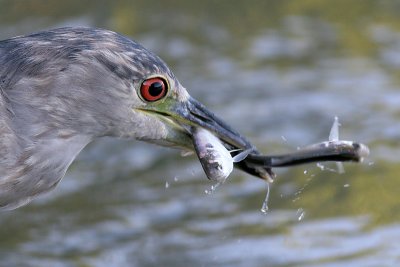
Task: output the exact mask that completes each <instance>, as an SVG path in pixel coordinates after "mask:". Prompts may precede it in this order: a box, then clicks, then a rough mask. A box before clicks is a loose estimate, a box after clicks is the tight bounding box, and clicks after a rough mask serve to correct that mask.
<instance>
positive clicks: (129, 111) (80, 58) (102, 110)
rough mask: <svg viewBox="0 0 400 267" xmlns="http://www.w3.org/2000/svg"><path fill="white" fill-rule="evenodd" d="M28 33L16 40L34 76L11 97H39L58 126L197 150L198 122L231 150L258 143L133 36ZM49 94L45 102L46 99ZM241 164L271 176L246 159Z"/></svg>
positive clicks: (98, 32)
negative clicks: (200, 98) (201, 99)
mask: <svg viewBox="0 0 400 267" xmlns="http://www.w3.org/2000/svg"><path fill="white" fill-rule="evenodd" d="M24 38H25V39H24V40H23V39H21V38H19V39H18V38H17V39H15V40H16V43H17V41H20V44H21V45H20V47H18V45H17V44H13V45H14V47H16V48H14V50H16V49H21V50H24V55H25V57H27V58H30V61H29V62H27V63H26V64H31V65H30V67H29V68H26V69H29V71H30V75H28V76H29V77H28V76H27V77H26V78H25V79H22V80H19V81H18V83H17V84H16V85H15V86H18V87H19V88H20V90H15V91H14V92H15V93H14V95H12V96H11V98H12V97H14V98H16V99H18V100H21V99H22V98H25V99H26V98H28V99H27V100H29V105H30V106H33V107H35V105H36V103H35V101H36V99H37V100H38V103H37V106H36V110H39V111H40V113H41V117H42V118H45V119H44V121H51V127H54V128H57V129H62V130H63V131H64V132H65V129H69V131H71V132H72V133H81V134H85V135H87V136H94V137H96V136H118V137H124V138H130V139H137V140H142V141H146V142H151V143H156V144H159V145H164V146H171V147H179V148H183V149H185V150H193V145H192V136H191V130H190V129H191V128H192V127H193V126H194V127H202V128H205V129H207V130H209V131H211V132H212V133H214V134H215V135H216V136H217V137H218V138H219V139H220V140H221V141H222V142H223V143H224V145H225V146H226V147H227V148H230V149H249V148H253V146H252V145H251V143H250V142H249V141H247V140H246V139H245V138H244V137H243V136H241V135H240V134H239V133H238V132H236V131H235V130H233V129H232V128H231V127H230V126H228V124H226V123H225V122H224V121H223V120H221V119H219V118H218V117H217V116H215V115H214V114H213V113H212V112H210V111H209V110H208V109H207V108H206V107H205V106H204V105H202V104H201V103H199V102H198V101H196V100H195V99H194V98H192V97H191V96H190V95H189V94H188V92H187V91H186V89H185V88H184V87H183V86H182V85H181V84H180V83H179V81H178V80H177V79H176V77H175V76H174V74H173V73H172V72H171V70H170V69H169V68H168V66H167V65H166V64H165V63H164V62H163V61H162V60H161V59H160V58H159V57H158V56H156V55H155V54H153V53H151V52H150V51H148V50H146V49H145V48H144V47H142V46H141V45H139V44H137V43H135V42H133V41H131V40H130V39H128V38H125V37H123V36H121V35H119V34H116V33H114V32H110V31H105V30H100V29H88V28H62V29H57V30H53V31H46V32H42V33H38V34H34V35H31V36H27V37H24ZM11 40H12V39H11ZM22 44H24V45H25V46H24V45H22ZM28 44H29V45H30V47H29V45H28ZM39 55H40V56H39ZM35 77H36V78H35ZM27 85H29V86H27ZM32 87H38V88H39V90H31V89H32ZM36 89H37V88H36ZM15 94H20V95H19V96H16V95H15ZM43 96H46V101H39V100H40V99H41V100H43ZM32 112H33V111H32ZM35 112H37V111H35ZM33 113H34V112H33ZM33 113H32V114H33ZM32 116H36V117H37V114H35V115H32ZM46 127H50V126H49V125H47V126H46ZM46 127H35V129H37V128H46ZM36 134H37V133H36ZM240 167H241V168H242V169H245V171H247V172H249V173H251V174H255V175H257V176H260V177H263V176H265V175H267V174H266V172H265V171H263V170H254V168H251V167H249V166H246V165H245V164H242V165H241V166H240ZM263 178H265V177H263Z"/></svg>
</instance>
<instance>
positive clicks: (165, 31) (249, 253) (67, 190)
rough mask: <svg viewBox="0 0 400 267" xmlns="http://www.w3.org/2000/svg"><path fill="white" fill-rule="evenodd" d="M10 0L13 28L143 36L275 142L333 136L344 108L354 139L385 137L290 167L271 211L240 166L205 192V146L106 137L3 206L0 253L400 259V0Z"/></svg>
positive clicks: (98, 260)
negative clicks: (340, 159)
mask: <svg viewBox="0 0 400 267" xmlns="http://www.w3.org/2000/svg"><path fill="white" fill-rule="evenodd" d="M0 3H1V9H0V22H1V23H0V37H1V38H6V37H11V36H14V35H19V34H23V33H27V32H32V31H36V30H39V29H44V28H51V27H57V26H65V25H87V26H99V27H105V28H109V29H113V30H116V31H119V32H122V33H125V34H127V35H130V36H132V37H133V38H134V39H136V40H138V41H139V42H141V43H143V44H144V45H145V46H147V47H149V48H150V49H152V50H153V51H154V52H156V53H157V54H159V55H160V56H161V57H162V58H163V59H164V60H165V61H166V62H167V63H168V64H169V65H170V66H171V68H172V69H173V70H174V73H175V74H176V76H177V77H178V78H179V79H180V81H181V82H182V84H183V85H184V86H185V87H186V88H188V89H189V92H190V93H191V95H192V96H194V97H195V98H197V99H199V100H200V101H201V102H203V103H204V104H206V105H207V106H208V107H209V108H210V109H212V110H213V111H215V113H217V114H218V115H220V116H221V117H223V118H224V119H225V120H226V121H227V122H229V123H230V124H232V126H233V127H234V128H236V129H237V130H239V131H240V132H242V133H243V134H244V135H246V136H247V137H248V138H249V139H250V140H252V141H253V142H254V143H255V144H256V145H257V146H258V148H259V149H260V150H261V151H263V152H265V153H274V154H275V153H278V152H285V151H288V150H295V148H296V147H297V146H299V147H303V146H305V145H308V144H311V143H316V142H320V141H325V140H326V137H327V135H328V131H329V127H330V126H331V122H332V118H334V116H338V117H339V118H340V119H341V124H342V127H341V128H340V130H341V139H344V140H354V141H359V142H362V143H366V144H368V145H369V146H370V148H371V156H370V157H369V158H367V159H366V161H365V163H363V164H361V165H358V164H350V163H349V164H345V168H346V173H345V174H342V175H338V173H333V172H329V171H322V170H320V169H319V168H318V167H316V166H315V165H309V166H307V167H304V166H300V167H297V168H292V169H284V170H280V171H278V177H277V178H276V179H275V181H274V187H273V188H272V190H271V192H270V196H269V197H270V202H269V205H268V208H269V209H268V214H267V216H264V215H263V214H262V213H261V212H260V211H259V208H260V204H261V203H262V202H263V200H264V198H265V193H266V192H265V183H264V182H262V181H259V180H257V179H255V178H252V177H249V176H246V175H243V174H242V173H240V172H239V171H234V172H233V173H232V175H231V177H230V178H229V180H228V181H227V182H226V183H224V185H223V186H221V187H219V188H218V190H217V191H215V192H214V193H213V194H211V195H207V194H204V188H209V187H210V186H211V184H210V182H209V181H208V180H207V179H206V177H205V175H204V174H203V173H202V170H201V166H200V164H199V162H198V160H197V159H196V157H195V156H190V157H185V158H181V156H180V154H179V152H178V151H173V150H169V149H162V148H157V147H155V146H151V145H147V144H142V143H139V142H127V141H115V140H111V139H103V140H98V141H96V142H95V143H93V144H91V145H90V146H89V147H88V148H86V149H85V150H84V151H83V153H82V154H81V155H80V156H79V159H78V160H77V161H76V162H75V163H74V164H73V166H72V167H71V169H70V170H69V171H68V173H67V175H66V177H65V179H63V181H62V182H61V183H60V185H59V186H58V187H57V189H56V190H55V191H53V192H51V193H50V194H48V195H46V196H45V197H43V198H40V199H38V200H36V201H35V202H34V203H32V204H31V205H29V206H27V207H25V208H22V209H18V210H16V211H13V212H4V213H1V214H0V224H1V226H2V227H1V229H0V266H2V267H3V266H5V267H14V266H24V267H25V266H27V267H31V266H32V267H33V266H44V267H46V266H51V267H53V266H56V267H58V266H60V267H69V266H90V267H101V266H235V267H239V266H250V267H252V266H254V267H256V266H323V267H330V266H335V267H336V266H397V265H398V264H399V262H400V259H399V255H400V245H398V240H399V239H400V224H399V221H400V209H399V197H398V195H399V194H398V188H399V185H400V184H399V183H400V182H399V177H398V173H399V171H400V169H399V168H400V167H399V159H400V152H399V151H400V150H399V148H400V146H399V141H398V140H400V123H399V120H400V117H399V111H398V110H399V106H400V90H399V87H400V80H399V79H398V77H399V74H400V73H399V70H400V53H399V52H398V51H399V49H398V47H400V31H399V30H398V29H399V26H400V25H399V21H398V8H399V6H398V3H397V1H376V2H374V3H369V4H368V5H366V4H364V3H359V1H343V2H337V3H335V5H334V6H333V5H331V4H330V3H329V2H326V3H325V2H321V3H319V4H315V3H314V2H310V1H264V2H263V1H247V0H246V1H244V0H243V1H241V0H240V1H235V4H234V5H232V3H231V2H230V1H224V0H222V1H212V0H206V1H198V2H188V1H183V0H182V1H181V0H179V1H174V2H173V4H172V3H171V2H170V1H153V0H151V1H140V0H137V1H124V0H120V1H84V2H82V1H75V0H74V1H64V2H60V1H46V2H45V1H40V0H35V1H23V3H21V1H10V0H0ZM339 10H340V12H341V13H340V14H338V13H337V12H338V11H339ZM282 137H284V138H282ZM326 166H329V167H330V166H331V165H326ZM333 166H334V164H333ZM332 168H333V167H332ZM305 169H307V173H303V172H304V170H305ZM311 175H313V177H312V180H311V181H309V180H308V179H310V178H311ZM174 177H179V181H178V182H176V181H175V179H174ZM166 181H168V183H169V187H168V189H167V190H166V188H165V187H166V186H165V185H166ZM345 185H350V186H348V187H347V186H345ZM297 192H300V193H297ZM295 199H296V201H294V200H295ZM300 208H301V209H303V211H305V212H304V213H301V212H300V213H298V212H297V211H298V210H299V209H300ZM302 214H303V215H302ZM299 219H300V220H299Z"/></svg>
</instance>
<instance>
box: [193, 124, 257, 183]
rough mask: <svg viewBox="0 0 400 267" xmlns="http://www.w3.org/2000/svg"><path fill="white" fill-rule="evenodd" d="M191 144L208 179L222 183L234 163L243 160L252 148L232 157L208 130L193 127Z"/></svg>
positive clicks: (230, 171)
mask: <svg viewBox="0 0 400 267" xmlns="http://www.w3.org/2000/svg"><path fill="white" fill-rule="evenodd" d="M192 136H193V145H194V148H195V151H196V154H197V157H198V159H199V161H200V163H201V166H202V168H203V170H204V172H205V174H206V176H207V178H208V179H209V180H212V181H215V182H217V183H223V182H225V180H226V179H227V178H228V177H229V175H230V174H231V173H232V171H233V165H234V163H237V162H240V161H242V160H244V159H245V158H246V157H247V156H248V155H249V154H250V153H251V152H253V149H246V150H244V151H241V152H240V153H239V154H237V155H235V156H233V157H232V155H231V152H236V151H238V150H232V151H228V149H227V148H226V147H225V146H224V145H223V144H222V142H221V141H220V140H219V138H218V137H216V136H215V135H214V134H213V133H211V132H210V131H208V130H206V129H203V128H200V127H193V129H192Z"/></svg>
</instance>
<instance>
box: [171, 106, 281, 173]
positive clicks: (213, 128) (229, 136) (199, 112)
mask: <svg viewBox="0 0 400 267" xmlns="http://www.w3.org/2000/svg"><path fill="white" fill-rule="evenodd" d="M173 113H174V119H175V120H177V121H178V123H179V124H180V125H181V126H182V127H183V128H184V129H186V131H187V132H188V133H189V135H190V136H191V129H192V127H202V128H204V129H207V130H209V131H210V132H212V133H213V134H214V135H215V136H217V137H218V138H219V139H220V140H221V141H222V142H223V144H224V145H225V147H226V148H227V149H228V150H235V149H240V150H246V149H252V150H253V152H252V154H259V152H258V151H257V149H256V148H255V146H253V145H252V144H251V143H250V142H249V141H248V140H247V139H246V138H245V137H244V136H242V135H241V134H239V133H238V132H237V131H235V130H234V129H232V127H230V126H229V125H228V124H227V123H225V122H224V121H223V120H221V119H220V118H218V117H217V116H216V115H214V114H213V113H212V112H211V111H209V110H208V109H207V108H206V107H205V106H204V105H203V104H201V103H200V102H198V101H197V100H195V99H193V98H189V99H188V100H187V101H186V102H184V103H181V104H180V105H176V106H175V110H174V111H173ZM235 167H238V168H240V169H242V170H243V171H245V172H247V173H249V174H251V175H254V176H257V177H259V178H262V179H265V180H269V181H270V180H271V179H272V178H273V177H274V174H273V172H272V171H271V169H269V168H264V167H260V166H256V165H252V164H250V163H248V162H246V160H244V161H241V162H239V163H236V164H235Z"/></svg>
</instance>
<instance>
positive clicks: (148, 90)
mask: <svg viewBox="0 0 400 267" xmlns="http://www.w3.org/2000/svg"><path fill="white" fill-rule="evenodd" d="M167 91H168V84H167V82H166V81H165V80H164V79H163V78H160V77H154V78H149V79H147V80H145V81H143V82H142V85H141V86H140V96H141V97H142V98H143V99H144V100H146V101H147V102H154V101H157V100H160V99H162V98H164V97H165V96H166V95H167Z"/></svg>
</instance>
